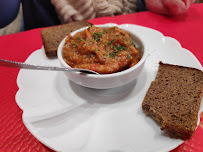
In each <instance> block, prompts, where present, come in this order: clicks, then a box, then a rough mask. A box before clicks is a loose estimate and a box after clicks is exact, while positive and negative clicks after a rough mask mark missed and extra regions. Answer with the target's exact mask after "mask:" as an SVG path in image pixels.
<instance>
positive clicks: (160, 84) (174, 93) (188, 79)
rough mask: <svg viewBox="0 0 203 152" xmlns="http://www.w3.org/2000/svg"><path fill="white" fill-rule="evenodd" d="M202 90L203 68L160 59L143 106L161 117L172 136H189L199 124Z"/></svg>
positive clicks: (163, 125)
mask: <svg viewBox="0 0 203 152" xmlns="http://www.w3.org/2000/svg"><path fill="white" fill-rule="evenodd" d="M202 92H203V72H202V71H200V70H198V69H194V68H189V67H183V66H177V65H171V64H164V63H162V62H160V64H159V69H158V73H157V76H156V79H155V81H153V82H152V83H151V85H150V87H149V89H148V91H147V94H146V96H145V98H144V101H143V103H142V109H143V111H144V112H145V113H146V114H148V115H150V116H152V117H153V118H154V119H155V120H156V121H158V122H159V123H160V124H161V129H162V130H166V132H167V133H168V134H169V136H170V137H173V138H181V139H183V140H186V139H190V138H191V136H192V135H193V133H194V131H195V129H196V127H197V121H198V112H199V108H200V103H201V100H202V95H203V94H202Z"/></svg>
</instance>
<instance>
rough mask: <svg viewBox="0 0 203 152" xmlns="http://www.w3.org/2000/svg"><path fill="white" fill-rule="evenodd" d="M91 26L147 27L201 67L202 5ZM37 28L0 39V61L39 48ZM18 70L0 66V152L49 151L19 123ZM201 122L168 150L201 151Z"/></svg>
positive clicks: (99, 21)
mask: <svg viewBox="0 0 203 152" xmlns="http://www.w3.org/2000/svg"><path fill="white" fill-rule="evenodd" d="M90 22H92V23H93V24H103V23H117V24H123V23H131V24H137V25H142V26H146V27H150V28H153V29H156V30H158V31H160V32H162V33H163V34H164V35H165V36H170V37H173V38H175V39H177V40H178V41H179V42H180V43H181V45H182V47H184V48H186V49H188V50H190V51H191V52H192V53H193V54H194V55H195V56H196V57H197V58H198V60H199V61H200V63H201V64H203V45H202V43H203V4H194V5H192V6H191V7H190V9H189V10H188V12H187V13H185V14H183V15H181V16H177V17H166V16H162V15H157V14H153V13H151V12H141V13H133V14H128V15H121V16H116V17H103V18H97V19H93V20H90ZM40 30H41V29H34V30H30V31H26V32H22V33H17V34H12V35H7V36H1V37H0V50H1V53H0V58H4V59H10V60H15V61H22V62H23V61H25V60H26V58H27V57H28V56H29V55H30V54H31V53H32V52H33V51H35V50H37V49H39V48H41V47H42V40H41V36H40ZM18 71H19V70H18V69H11V68H5V67H0V152H7V151H26V152H27V151H40V152H43V151H46V152H49V151H52V150H50V149H49V148H47V147H46V146H44V145H43V144H41V143H40V142H39V141H37V140H36V139H35V138H34V137H33V136H32V135H31V134H30V133H29V132H28V130H27V129H26V128H25V126H24V125H23V122H22V111H21V110H20V109H19V107H18V106H17V104H16V102H15V94H16V92H17V90H18V87H17V85H16V78H17V75H18ZM201 115H202V118H201V120H202V121H201V122H200V125H199V127H198V128H197V130H196V132H195V133H194V135H193V137H192V139H191V140H188V141H185V142H184V143H183V144H182V145H180V146H179V147H177V148H176V149H174V150H172V151H173V152H177V151H178V152H179V151H181V152H182V151H193V152H195V151H198V152H199V151H203V144H201V141H203V113H202V114H201Z"/></svg>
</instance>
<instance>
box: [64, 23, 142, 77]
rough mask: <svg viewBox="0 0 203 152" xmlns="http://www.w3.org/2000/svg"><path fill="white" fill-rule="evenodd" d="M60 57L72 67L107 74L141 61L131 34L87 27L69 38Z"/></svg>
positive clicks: (112, 29)
mask: <svg viewBox="0 0 203 152" xmlns="http://www.w3.org/2000/svg"><path fill="white" fill-rule="evenodd" d="M63 57H64V59H65V61H66V63H67V64H68V65H70V66H71V67H73V68H83V69H90V70H94V71H96V72H98V73H100V74H110V73H115V72H119V71H122V70H125V69H128V68H130V67H132V66H134V65H135V64H137V63H138V62H139V60H140V59H141V54H140V50H139V49H137V48H136V47H135V44H134V43H133V42H132V39H131V37H130V34H129V33H128V32H126V31H124V30H122V29H120V28H118V27H116V26H115V27H111V28H107V29H102V28H99V27H96V26H92V27H89V28H87V29H85V30H84V31H83V32H78V33H76V34H75V35H74V36H71V35H68V37H67V38H66V43H65V46H64V50H63Z"/></svg>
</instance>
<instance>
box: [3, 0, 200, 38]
mask: <svg viewBox="0 0 203 152" xmlns="http://www.w3.org/2000/svg"><path fill="white" fill-rule="evenodd" d="M194 1H195V0H78V1H75V0H1V1H0V35H7V34H12V33H17V32H19V31H24V30H29V29H34V28H38V27H46V26H52V25H58V24H63V23H68V22H72V21H78V20H83V19H86V20H88V19H92V18H96V17H101V16H114V15H119V14H128V13H133V12H139V11H146V10H149V11H151V12H154V13H158V14H162V15H171V16H174V15H179V14H182V13H184V12H186V11H187V9H188V8H189V7H190V5H191V4H193V3H194ZM200 2H203V0H196V1H195V3H200Z"/></svg>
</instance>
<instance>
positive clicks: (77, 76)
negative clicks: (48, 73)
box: [57, 24, 147, 89]
mask: <svg viewBox="0 0 203 152" xmlns="http://www.w3.org/2000/svg"><path fill="white" fill-rule="evenodd" d="M95 26H97V27H101V28H109V27H113V26H118V27H119V28H121V29H124V30H125V31H128V32H129V33H130V35H131V38H132V40H133V41H134V42H135V43H136V44H137V45H138V46H140V47H141V54H142V58H141V60H140V61H139V62H138V63H137V64H136V65H134V66H133V67H131V68H129V69H126V70H124V71H121V72H117V73H113V74H101V75H94V74H81V73H79V72H65V74H66V75H67V77H68V78H69V79H70V80H72V81H73V82H75V83H77V84H79V85H82V86H85V87H89V88H96V89H108V88H114V87H118V86H122V85H124V84H127V83H129V82H131V81H132V80H134V79H136V77H137V76H138V75H139V74H140V73H141V71H142V69H143V66H144V63H145V60H146V57H147V52H146V47H145V44H144V41H143V40H142V39H141V38H140V37H139V35H136V34H135V33H134V32H133V31H131V29H128V26H127V25H126V26H119V25H117V24H103V25H95ZM85 28H87V27H85ZM85 28H81V29H79V30H76V31H74V32H72V33H71V35H72V36H73V35H74V34H76V33H77V32H80V31H83V30H84V29H85ZM65 39H66V37H65V38H64V39H63V40H62V41H61V43H60V45H59V47H58V52H57V56H58V59H59V61H60V64H61V66H62V67H67V68H71V67H70V66H69V65H68V64H67V63H66V62H65V61H64V59H63V55H62V54H63V53H62V52H63V47H64V44H65Z"/></svg>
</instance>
